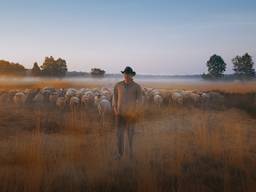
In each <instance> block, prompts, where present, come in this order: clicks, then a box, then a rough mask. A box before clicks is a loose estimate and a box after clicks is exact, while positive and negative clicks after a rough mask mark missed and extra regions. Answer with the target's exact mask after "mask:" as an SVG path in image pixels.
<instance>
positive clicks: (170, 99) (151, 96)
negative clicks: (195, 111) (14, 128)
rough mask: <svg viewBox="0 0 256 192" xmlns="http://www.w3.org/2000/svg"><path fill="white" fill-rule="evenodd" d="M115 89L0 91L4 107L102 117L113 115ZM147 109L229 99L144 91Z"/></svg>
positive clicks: (215, 95) (211, 94) (210, 94)
mask: <svg viewBox="0 0 256 192" xmlns="http://www.w3.org/2000/svg"><path fill="white" fill-rule="evenodd" d="M112 96H113V89H109V88H106V87H103V88H101V89H100V88H93V89H89V88H81V89H75V88H68V89H57V88H50V87H45V88H42V89H25V90H9V91H4V90H2V91H0V103H1V104H14V105H15V106H26V105H33V106H37V107H44V106H52V107H56V108H57V109H59V110H65V109H69V110H75V109H78V108H79V109H83V108H84V109H89V108H96V109H97V110H98V112H99V114H103V113H106V112H111V111H112ZM142 102H143V105H153V106H155V107H162V106H168V105H193V106H208V105H209V104H214V105H221V104H223V103H224V102H225V97H224V95H222V94H221V93H219V92H213V91H210V92H200V91H197V90H190V91H189V90H159V89H154V88H143V96H142Z"/></svg>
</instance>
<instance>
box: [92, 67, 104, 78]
mask: <svg viewBox="0 0 256 192" xmlns="http://www.w3.org/2000/svg"><path fill="white" fill-rule="evenodd" d="M91 75H92V76H95V77H102V76H104V75H105V71H104V70H103V69H100V68H92V69H91Z"/></svg>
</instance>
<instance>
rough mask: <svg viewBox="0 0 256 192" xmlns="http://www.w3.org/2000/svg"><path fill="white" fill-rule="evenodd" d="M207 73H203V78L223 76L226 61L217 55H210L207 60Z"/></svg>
mask: <svg viewBox="0 0 256 192" xmlns="http://www.w3.org/2000/svg"><path fill="white" fill-rule="evenodd" d="M207 67H208V74H203V75H202V77H203V78H207V79H218V78H221V77H222V76H223V73H224V71H225V70H226V63H225V62H224V60H223V59H222V57H221V56H219V55H212V56H211V57H210V59H209V60H208V61H207Z"/></svg>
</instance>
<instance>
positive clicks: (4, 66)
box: [0, 60, 27, 75]
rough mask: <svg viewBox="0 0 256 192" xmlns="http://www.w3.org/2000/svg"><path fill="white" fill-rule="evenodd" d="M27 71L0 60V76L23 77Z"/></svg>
mask: <svg viewBox="0 0 256 192" xmlns="http://www.w3.org/2000/svg"><path fill="white" fill-rule="evenodd" d="M26 71H27V69H26V68H25V67H24V66H23V65H21V64H19V63H12V62H9V61H5V60H0V74H3V75H25V74H26Z"/></svg>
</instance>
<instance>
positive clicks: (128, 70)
mask: <svg viewBox="0 0 256 192" xmlns="http://www.w3.org/2000/svg"><path fill="white" fill-rule="evenodd" d="M121 73H125V74H129V75H132V76H135V75H136V72H135V71H133V69H132V68H131V67H129V66H126V67H125V69H124V70H123V71H121Z"/></svg>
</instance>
